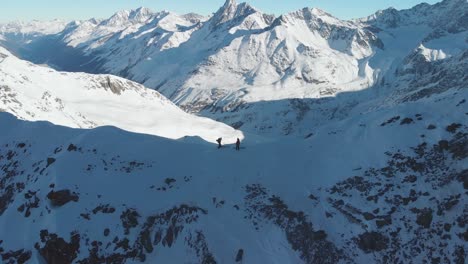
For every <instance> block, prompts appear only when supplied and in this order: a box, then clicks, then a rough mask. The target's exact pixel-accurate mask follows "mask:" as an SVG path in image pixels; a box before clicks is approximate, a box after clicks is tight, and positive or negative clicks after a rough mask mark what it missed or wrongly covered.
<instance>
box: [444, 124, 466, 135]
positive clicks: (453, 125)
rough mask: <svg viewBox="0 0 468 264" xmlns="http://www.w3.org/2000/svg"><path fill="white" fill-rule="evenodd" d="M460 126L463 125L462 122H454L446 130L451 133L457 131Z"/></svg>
mask: <svg viewBox="0 0 468 264" xmlns="http://www.w3.org/2000/svg"><path fill="white" fill-rule="evenodd" d="M460 127H462V125H461V124H457V123H453V124H451V125H449V126H447V128H446V130H447V131H448V132H450V133H456V132H457V129H459V128H460Z"/></svg>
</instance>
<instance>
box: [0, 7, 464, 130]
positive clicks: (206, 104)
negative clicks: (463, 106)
mask: <svg viewBox="0 0 468 264" xmlns="http://www.w3.org/2000/svg"><path fill="white" fill-rule="evenodd" d="M467 13H468V3H467V2H466V1H465V0H444V1H442V2H440V3H438V4H435V5H428V4H421V5H417V6H415V7H414V8H411V9H408V10H401V11H398V10H395V9H387V10H383V11H379V12H377V13H376V14H374V15H372V16H369V17H367V18H363V19H358V20H353V21H343V20H340V19H337V18H335V17H333V16H332V15H331V14H328V13H326V12H324V11H322V10H319V9H316V8H304V9H302V10H299V11H296V12H292V13H289V14H284V15H282V16H279V17H274V16H272V15H267V14H264V13H262V12H261V11H259V10H257V9H255V8H254V7H251V6H249V5H248V4H246V3H242V4H237V3H236V1H234V0H227V1H226V3H225V4H224V5H223V6H222V7H221V8H220V9H219V10H218V11H217V12H216V13H214V14H213V15H212V16H210V17H208V18H206V17H201V16H198V15H195V14H189V15H177V14H173V13H170V12H152V11H150V10H148V9H145V8H139V9H137V10H132V11H121V12H118V13H116V14H115V15H114V16H112V17H111V18H109V19H105V20H96V19H92V20H89V21H81V22H72V23H70V24H69V25H67V26H66V28H65V29H64V30H63V31H62V32H60V33H58V34H54V35H48V36H46V37H44V38H40V39H36V40H35V41H32V42H31V43H29V44H28V45H24V46H22V48H20V49H19V51H18V52H17V53H18V54H19V55H20V56H21V57H24V58H26V59H28V60H31V61H33V62H36V63H47V64H49V65H52V66H54V67H57V68H61V69H64V70H71V71H87V72H94V73H112V74H116V75H119V76H122V77H126V78H129V79H131V80H134V81H136V82H139V83H142V84H144V85H145V86H147V87H150V88H153V89H156V90H158V91H160V92H161V93H162V94H163V95H165V96H166V97H168V98H169V99H170V100H172V101H173V102H175V103H176V104H177V105H179V106H180V107H181V108H183V109H184V110H186V111H188V112H196V113H198V114H199V115H202V116H207V117H210V118H214V119H216V120H221V121H223V122H227V123H229V124H231V125H235V126H239V125H242V126H243V129H244V130H246V131H250V132H255V133H258V132H260V131H264V132H265V133H267V134H268V133H272V134H296V135H304V134H308V133H309V132H310V131H309V130H310V128H313V127H316V126H317V125H319V124H320V123H322V122H323V121H326V120H328V119H329V118H330V112H336V108H340V109H347V111H349V110H351V109H353V108H355V106H358V105H359V106H361V105H362V104H367V105H368V102H369V101H374V102H375V105H374V106H372V107H371V108H374V107H378V106H379V105H380V104H381V103H382V101H383V102H386V101H387V100H388V99H387V98H390V99H392V98H393V97H392V96H393V94H394V93H395V92H397V93H399V92H398V91H396V90H399V88H402V87H405V86H406V85H408V81H409V82H411V81H410V79H411V80H414V81H416V82H418V81H419V82H421V81H422V82H424V80H426V82H427V80H431V78H434V76H433V75H434V74H435V73H434V72H430V71H426V72H424V73H419V72H411V70H410V67H411V66H410V65H409V64H408V63H409V62H410V61H411V60H413V59H415V57H414V55H415V52H418V50H419V51H421V52H420V53H421V54H422V55H423V56H425V58H427V61H426V62H427V63H426V64H427V65H437V66H434V67H436V68H437V69H438V70H441V71H443V72H446V73H447V74H450V72H452V70H453V69H452V68H444V66H449V65H450V67H455V68H457V69H459V70H460V71H461V72H460V74H461V76H459V77H457V78H456V80H458V81H459V82H460V81H461V82H462V80H464V79H465V77H466V72H467V71H466V69H465V68H463V67H464V66H465V65H466V59H465V58H464V57H463V56H462V55H461V54H464V52H466V50H467V47H468V42H467V41H468V33H467V32H468V31H467V24H466V14H467ZM4 43H8V40H7V41H4ZM5 45H6V44H5ZM454 57H457V58H459V61H460V63H458V61H457V60H456V59H452V58H454ZM424 60H426V59H424ZM417 61H418V60H417ZM413 62H416V61H413ZM419 62H420V61H419ZM419 62H418V63H419ZM455 64H458V65H455ZM408 67H409V68H408ZM429 68H431V69H433V67H432V66H430V67H429ZM402 74H403V75H405V77H403V76H402ZM462 83H463V82H462ZM459 84H460V83H459ZM465 86H466V85H465ZM385 87H390V88H388V89H386V88H385ZM395 87H396V88H397V89H395ZM363 90H371V91H365V92H363V94H364V95H365V96H362V97H353V98H351V99H349V100H348V99H345V100H344V102H343V99H339V100H336V97H337V95H341V94H343V93H344V92H350V91H363ZM338 97H339V96H338ZM346 97H347V96H346ZM324 98H326V99H324ZM304 99H306V100H304ZM323 100H325V101H328V100H331V101H332V102H334V103H332V104H330V105H326V106H324V107H322V106H323V104H321V103H320V104H321V105H322V106H320V108H321V110H320V111H319V112H317V111H309V110H308V109H312V110H313V109H317V104H316V102H322V101H323ZM390 101H393V100H390ZM297 102H300V103H299V105H298V103H297ZM265 105H266V106H265ZM270 105H271V107H270ZM265 107H267V108H271V109H265V111H263V112H259V109H263V108H265ZM245 109H253V111H251V110H245ZM347 111H343V114H345V112H347ZM355 111H357V110H355ZM285 115H286V116H287V117H286V119H287V120H284V121H280V120H279V119H282V118H281V116H285ZM291 115H292V116H299V117H298V119H297V120H296V121H294V120H291ZM306 115H309V116H306ZM345 115H346V114H345ZM341 117H343V115H340V114H337V115H334V117H333V118H341ZM310 119H313V120H314V121H312V122H309V121H307V122H306V121H302V120H310ZM249 120H251V122H249ZM271 120H274V124H272V122H271Z"/></svg>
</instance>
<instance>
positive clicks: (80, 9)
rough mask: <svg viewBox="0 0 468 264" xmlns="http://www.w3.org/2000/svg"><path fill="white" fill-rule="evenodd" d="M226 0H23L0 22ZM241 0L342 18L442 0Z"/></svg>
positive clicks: (273, 10)
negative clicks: (309, 10) (310, 9)
mask: <svg viewBox="0 0 468 264" xmlns="http://www.w3.org/2000/svg"><path fill="white" fill-rule="evenodd" d="M224 2H225V0H197V1H187V0H173V1H170V2H169V1H161V0H99V1H92V0H81V1H73V0H42V1H37V0H21V1H8V2H4V3H2V8H1V9H0V22H1V23H5V22H9V21H15V20H22V21H30V20H53V19H61V20H65V21H70V20H83V19H90V18H107V17H110V16H111V15H112V14H114V13H115V12H117V11H120V10H124V9H136V8H138V7H141V6H144V7H148V8H150V9H152V10H153V11H161V10H168V11H172V12H175V13H179V14H185V13H190V12H194V13H198V14H202V15H209V14H211V13H213V12H216V10H218V9H219V7H221V6H222V5H223V4H224ZM237 2H239V3H240V2H248V3H249V4H250V5H252V6H254V7H256V8H257V9H259V10H261V11H263V12H265V13H269V14H275V15H280V14H284V13H288V12H291V11H295V10H299V9H301V8H304V7H317V8H320V9H323V10H325V11H327V12H328V13H330V14H332V15H334V16H336V17H338V18H341V19H352V18H360V17H365V16H368V15H371V14H373V13H374V12H376V11H378V10H382V9H386V8H389V7H394V8H396V9H406V8H411V7H413V6H415V5H417V4H420V3H423V2H427V3H429V4H434V3H436V2H439V1H438V0H426V1H421V0H381V1H375V0H349V1H343V0H289V1H287V2H285V1H275V2H272V1H271V0H247V1H245V0H237Z"/></svg>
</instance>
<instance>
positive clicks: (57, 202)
mask: <svg viewBox="0 0 468 264" xmlns="http://www.w3.org/2000/svg"><path fill="white" fill-rule="evenodd" d="M47 198H48V199H49V200H50V201H51V203H52V205H53V206H57V207H60V206H63V205H65V204H67V203H69V202H72V201H73V202H78V200H79V196H78V194H76V193H72V192H71V191H70V190H60V191H56V192H55V191H50V192H49V193H48V194H47Z"/></svg>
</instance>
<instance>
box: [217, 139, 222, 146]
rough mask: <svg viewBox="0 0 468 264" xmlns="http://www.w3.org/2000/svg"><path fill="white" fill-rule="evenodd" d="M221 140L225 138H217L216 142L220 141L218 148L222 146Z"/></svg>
mask: <svg viewBox="0 0 468 264" xmlns="http://www.w3.org/2000/svg"><path fill="white" fill-rule="evenodd" d="M221 140H223V138H218V139H217V140H216V142H218V148H221Z"/></svg>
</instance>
